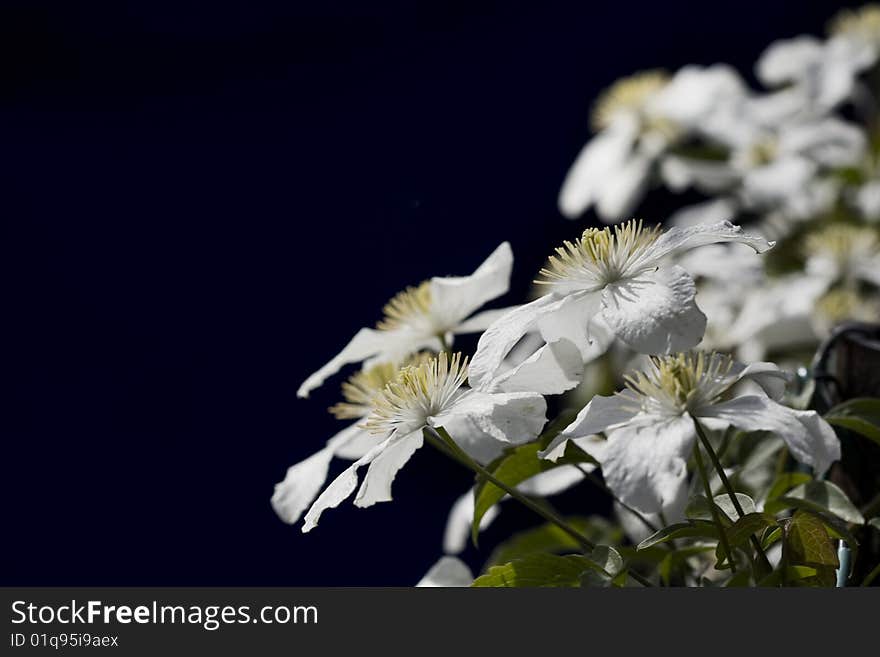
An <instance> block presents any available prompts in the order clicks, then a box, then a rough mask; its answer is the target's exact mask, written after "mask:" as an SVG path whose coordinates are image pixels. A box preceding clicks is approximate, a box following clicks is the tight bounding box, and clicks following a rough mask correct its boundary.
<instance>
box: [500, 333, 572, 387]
mask: <svg viewBox="0 0 880 657" xmlns="http://www.w3.org/2000/svg"><path fill="white" fill-rule="evenodd" d="M583 375H584V365H583V361H582V360H581V352H580V350H579V349H578V348H577V347H576V346H575V345H574V343H572V342H570V341H569V340H566V339H564V338H563V339H560V340H557V341H556V342H553V343H550V344H545V345H543V346H542V347H540V348H539V349H538V350H537V351H536V352H535V353H534V354H532V355H531V356H530V357H529V358H527V359H526V360H525V361H523V362H522V363H520V364H519V365H516V366H515V367H512V368H511V369H509V370H507V371H506V372H504V373H503V374H501V375H500V376H498V377H497V378H496V379H495V380H494V382H493V385H492V391H496V390H497V391H503V392H532V391H535V390H539V391H540V392H541V393H542V394H545V395H555V394H560V393H563V392H565V391H566V390H571V389H572V388H574V387H575V386H576V385H578V384H579V383H580V382H581V379H582V378H583Z"/></svg>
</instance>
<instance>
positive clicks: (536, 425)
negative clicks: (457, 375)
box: [429, 390, 547, 445]
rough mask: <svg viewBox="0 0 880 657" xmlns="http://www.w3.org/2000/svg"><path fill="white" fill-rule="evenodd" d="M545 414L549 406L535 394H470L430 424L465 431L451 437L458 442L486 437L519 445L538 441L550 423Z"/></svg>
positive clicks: (474, 391)
mask: <svg viewBox="0 0 880 657" xmlns="http://www.w3.org/2000/svg"><path fill="white" fill-rule="evenodd" d="M546 413H547V403H546V402H545V401H544V398H543V397H542V396H541V395H538V394H536V393H531V392H502V393H485V392H479V391H476V390H470V391H468V392H466V393H465V394H463V395H462V396H461V397H460V398H459V399H458V400H456V401H455V402H454V403H453V404H451V405H450V406H449V408H447V409H445V410H444V411H442V412H441V413H439V414H437V415H436V416H434V417H433V418H430V420H429V421H430V423H431V424H432V425H433V426H437V427H441V426H445V425H446V424H447V423H448V422H450V421H452V422H455V423H456V424H457V425H458V426H460V427H462V429H463V430H464V433H460V435H458V436H456V435H454V434H452V437H453V438H454V439H456V440H464V439H466V438H467V437H468V436H480V435H486V436H490V437H491V438H493V439H495V440H497V441H500V442H503V443H513V444H515V445H519V444H522V443H527V442H530V441H532V440H534V439H535V438H537V437H538V435H539V434H540V433H541V429H542V428H543V427H544V424H545V423H546V421H547V417H546Z"/></svg>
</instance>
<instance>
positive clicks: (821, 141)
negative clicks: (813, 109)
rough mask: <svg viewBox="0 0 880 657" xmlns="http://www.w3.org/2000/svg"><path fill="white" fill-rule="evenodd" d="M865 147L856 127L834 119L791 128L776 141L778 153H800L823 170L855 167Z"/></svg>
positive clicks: (863, 137) (862, 134)
mask: <svg viewBox="0 0 880 657" xmlns="http://www.w3.org/2000/svg"><path fill="white" fill-rule="evenodd" d="M865 145H866V143H865V135H864V133H863V132H862V131H861V130H860V129H859V128H858V127H857V126H856V125H854V124H852V123H849V122H847V121H842V120H840V119H835V118H824V119H822V120H821V121H812V122H807V123H799V124H795V125H792V126H791V127H789V128H787V129H785V130H782V131H781V133H780V137H779V150H780V151H782V152H786V153H800V154H801V155H805V156H806V157H808V158H809V159H811V160H813V161H815V162H818V163H819V164H822V165H824V166H827V167H846V166H852V165H855V164H857V163H859V162H860V161H861V159H862V157H863V156H864V153H865Z"/></svg>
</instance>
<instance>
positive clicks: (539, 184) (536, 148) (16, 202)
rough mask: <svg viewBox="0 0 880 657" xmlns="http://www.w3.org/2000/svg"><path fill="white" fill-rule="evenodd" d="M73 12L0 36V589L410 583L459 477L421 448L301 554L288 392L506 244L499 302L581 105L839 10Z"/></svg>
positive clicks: (631, 6)
mask: <svg viewBox="0 0 880 657" xmlns="http://www.w3.org/2000/svg"><path fill="white" fill-rule="evenodd" d="M77 4H79V3H70V2H65V3H59V4H58V5H57V6H54V7H52V6H50V5H49V4H47V3H45V2H39V1H34V0H30V1H25V0H20V1H19V2H5V3H3V10H2V14H0V71H2V76H3V79H2V84H0V112H2V115H0V132H2V140H0V166H2V172H0V175H2V182H0V184H2V189H3V194H2V197H0V202H2V206H0V207H2V223H3V234H2V240H0V244H2V267H3V269H4V274H3V288H4V292H3V320H4V321H3V324H4V326H5V328H6V331H7V332H6V335H7V337H6V338H5V339H4V347H3V349H2V353H3V360H2V365H0V371H2V377H3V380H4V390H3V392H2V399H3V404H2V407H3V411H2V417H0V423H2V427H3V436H2V442H3V446H4V450H3V451H4V455H3V459H2V464H3V477H2V479H3V502H2V509H3V518H2V527H3V530H2V531H3V539H2V541H0V543H2V548H0V549H2V551H3V555H2V564H3V570H2V575H3V576H2V580H3V582H2V583H4V584H93V585H98V584H102V585H105V584H110V585H112V584H181V585H182V584H279V585H280V584H298V585H310V584H318V585H322V584H324V585H339V584H355V585H358V584H374V585H384V584H389V585H390V584H411V583H414V582H415V581H416V580H417V579H418V578H419V577H420V576H421V575H422V574H423V572H424V571H425V570H426V568H427V567H428V566H429V565H430V564H431V563H432V562H433V561H434V559H435V558H436V557H437V556H439V551H440V539H441V534H442V530H443V525H444V522H445V514H446V511H447V509H448V507H449V505H450V503H451V502H452V500H453V499H454V498H455V497H456V496H457V495H458V494H459V493H460V492H462V491H463V490H464V489H465V488H466V487H467V485H468V481H469V477H468V475H467V474H466V473H465V472H463V471H460V470H458V469H457V468H456V467H455V466H453V465H451V464H447V463H444V462H442V461H441V460H440V459H439V458H438V456H437V455H436V454H432V453H430V451H429V450H422V452H421V453H419V454H418V455H417V457H416V458H415V459H414V461H413V462H412V463H411V465H410V466H408V467H407V468H406V469H405V470H404V471H403V472H402V473H401V474H400V476H399V477H398V480H397V481H396V483H395V486H396V495H397V497H398V499H397V500H396V501H395V502H394V503H392V504H385V505H379V506H376V507H373V508H371V509H368V510H360V509H353V508H351V507H350V506H349V505H344V506H343V507H341V508H340V509H338V510H334V511H331V512H328V513H327V514H326V516H325V517H324V519H323V520H322V524H321V526H320V527H319V528H318V529H317V530H315V531H314V532H312V533H311V534H309V535H306V536H303V535H301V534H300V532H299V529H298V528H294V527H289V526H286V525H284V524H282V523H281V522H280V521H278V520H277V518H276V517H275V515H274V513H273V511H272V510H271V508H270V506H269V497H270V495H271V492H272V486H273V484H274V483H275V482H276V481H278V480H279V479H281V478H282V477H283V475H284V472H285V469H286V468H287V466H289V465H290V464H292V463H293V462H295V461H297V460H299V459H301V458H303V457H304V456H306V455H307V454H309V453H311V452H312V451H314V450H315V449H317V448H318V446H319V445H321V444H322V442H323V441H324V440H325V439H326V438H327V437H329V436H330V435H331V434H332V433H333V432H334V431H336V430H337V429H338V428H339V426H340V425H339V424H338V423H337V421H335V420H334V419H333V418H332V417H330V416H329V415H328V414H326V413H325V412H324V409H325V408H326V407H327V406H328V405H330V404H331V403H333V402H334V401H336V399H337V391H338V381H339V380H338V379H336V380H333V381H331V384H330V385H328V386H326V387H324V388H323V389H321V390H320V391H318V392H317V393H315V394H314V395H313V398H312V399H311V400H309V401H302V400H297V399H296V398H295V395H294V392H295V390H296V388H297V386H298V384H299V383H300V382H301V381H302V379H303V378H304V377H305V376H306V375H307V374H308V373H309V372H311V371H313V370H314V369H316V368H317V367H318V366H319V365H321V364H322V363H323V362H325V361H326V360H327V359H328V358H329V357H330V356H332V355H333V354H334V353H335V352H336V350H338V348H340V347H341V346H342V345H343V344H344V343H345V341H346V340H347V339H348V338H349V337H350V335H351V334H352V333H353V332H354V331H355V330H356V329H357V328H358V327H359V326H362V325H367V324H371V323H372V322H374V321H375V320H376V319H378V317H379V310H380V308H381V306H382V304H383V303H384V301H385V300H386V299H387V298H388V297H390V296H391V295H392V294H393V293H394V292H396V291H397V290H398V289H400V288H402V287H404V286H405V285H407V284H413V283H417V282H419V281H420V280H422V279H423V278H425V277H428V276H430V275H433V274H448V273H455V274H463V273H467V272H469V271H470V270H472V269H473V268H474V267H475V266H476V265H477V264H478V263H479V262H480V261H481V260H482V259H483V258H484V257H485V256H486V255H487V254H488V253H489V252H490V251H491V250H492V249H493V248H494V247H495V246H497V245H498V243H500V242H501V241H502V240H505V239H507V240H510V241H511V242H512V244H513V247H514V252H515V253H516V255H517V258H518V259H517V266H516V269H515V275H514V286H513V293H512V294H511V295H510V296H509V297H508V299H507V301H509V302H513V301H516V300H520V299H522V298H523V295H524V293H525V291H526V289H527V286H528V281H529V279H530V278H531V276H532V274H533V272H534V271H535V269H536V267H537V266H538V265H539V264H540V262H541V260H542V258H543V256H544V255H545V253H546V251H547V249H548V247H550V246H551V245H553V244H554V243H555V242H556V241H558V239H559V238H560V237H562V236H567V235H571V234H573V233H574V232H575V231H576V225H574V224H570V223H567V222H565V220H563V219H562V218H561V217H560V216H559V215H558V213H557V211H556V209H555V200H556V194H557V190H558V187H559V184H560V182H561V180H562V178H563V175H564V173H565V171H566V169H567V167H568V165H569V164H570V162H571V161H572V159H573V157H574V156H575V154H576V153H577V151H578V150H579V148H580V147H581V145H582V143H583V142H584V141H585V139H586V138H587V136H588V121H587V116H588V112H589V108H590V106H591V104H592V102H593V100H594V98H595V96H596V94H597V92H598V91H599V90H600V89H602V88H603V87H604V86H606V85H607V84H609V83H610V82H612V81H614V80H615V79H616V78H618V77H620V76H622V75H625V74H628V73H631V72H633V71H635V70H638V69H642V68H653V67H658V66H664V67H668V68H675V67H678V66H680V65H682V64H685V63H689V62H694V63H700V64H711V63H714V62H716V61H727V62H730V63H732V64H735V65H737V66H738V67H739V68H740V70H743V71H745V72H748V71H750V69H751V66H752V63H753V62H754V60H755V59H756V57H757V56H758V54H759V53H760V52H761V50H762V49H763V47H764V46H765V45H766V44H768V43H769V42H770V41H771V40H773V39H775V38H780V37H785V36H793V35H795V34H798V33H800V32H805V31H810V32H821V30H822V29H823V26H824V24H825V21H826V19H827V18H828V17H829V16H830V15H831V14H832V13H833V11H834V9H835V6H836V5H837V3H833V2H816V3H803V2H790V3H788V2H786V3H784V2H770V1H765V2H711V3H708V2H707V3H703V4H697V3H694V2H674V3H673V2H662V3H660V2H638V3H636V2H610V3H604V4H601V5H597V4H596V3H586V2H582V3H554V2H541V3H531V4H528V5H527V4H518V3H511V2H484V1H480V0H471V1H468V2H456V3H438V2H420V3H405V2H399V3H381V4H379V3H365V2H348V3H339V2H332V3H315V5H314V6H311V7H310V6H307V5H306V6H304V5H298V4H296V3H295V2H292V0H283V1H277V2H265V1H263V2H255V1H252V2H247V3H240V5H239V6H235V4H233V3H216V2H213V3H208V2H206V3H201V4H197V3H193V2H175V3H170V4H167V5H163V4H162V3H157V2H127V3H126V2H110V1H107V2H92V3H87V4H86V3H83V4H82V6H80V7H76V5H77ZM670 207H671V205H670ZM666 209H667V208H666V207H665V206H663V204H662V203H660V204H658V205H655V206H653V207H651V206H649V207H648V209H647V210H646V212H645V213H644V214H645V216H646V218H648V219H652V220H653V219H662V214H663V213H664V212H665V210H666ZM578 496H580V497H578ZM564 504H569V505H573V506H577V507H578V508H579V509H580V510H582V511H586V510H591V509H592V510H597V511H601V510H603V503H601V502H598V501H596V500H595V499H594V498H593V497H591V496H589V495H588V494H587V493H586V492H584V491H580V492H578V491H575V492H574V493H572V494H571V495H569V496H568V502H564ZM519 520H520V519H519V518H517V517H516V514H513V515H512V516H509V517H508V520H507V521H506V522H502V523H500V524H499V526H498V527H497V528H496V529H495V530H494V531H492V532H491V533H490V534H489V535H488V536H487V539H486V542H487V543H491V541H492V540H493V539H497V538H498V537H499V536H501V535H503V533H504V532H505V531H508V530H509V529H510V528H511V527H512V526H513V525H512V524H511V523H516V522H518V521H519ZM469 556H470V558H472V559H473V560H474V563H478V562H479V559H478V558H476V559H475V558H474V557H475V553H474V552H473V551H472V552H471V553H469Z"/></svg>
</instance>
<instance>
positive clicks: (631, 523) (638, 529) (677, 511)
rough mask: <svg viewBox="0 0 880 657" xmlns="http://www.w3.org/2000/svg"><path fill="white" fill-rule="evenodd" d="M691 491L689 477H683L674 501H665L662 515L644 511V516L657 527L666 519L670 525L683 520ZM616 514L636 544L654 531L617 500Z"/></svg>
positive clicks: (628, 535)
mask: <svg viewBox="0 0 880 657" xmlns="http://www.w3.org/2000/svg"><path fill="white" fill-rule="evenodd" d="M689 492H690V491H689V486H688V482H687V479H683V480H682V481H681V485H680V486H679V487H678V492H677V493H676V495H675V497H674V498H673V499H672V501H670V502H667V503H664V505H663V513H662V517H661V514H660V513H643V514H642V516H643V517H644V518H645V519H646V520H647V521H648V522H650V523H651V524H652V525H654V526H655V527H662V526H663V525H664V522H663V521H664V520H665V521H666V523H667V524H670V525H671V524H673V523H676V522H682V521H683V520H684V518H685V515H684V510H685V508H686V507H687V503H688V493H689ZM614 514H615V515H616V516H617V520H618V521H619V522H620V527H621V529H623V533H624V534H626V536H627V538H629V540H630V541H632V542H633V543H634V544H635V545H638V544H639V543H641V542H642V541H643V540H645V539H646V538H648V536H650V535H651V534H653V533H654V532H652V531H651V530H650V529H649V528H648V527H647V526H646V525H645V523H643V522H642V521H641V520H639V518H638V517H636V515H635V514H634V513H632V511H628V510H627V509H625V508H623V507H622V506H621V505H620V504H618V503H617V502H615V503H614Z"/></svg>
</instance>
